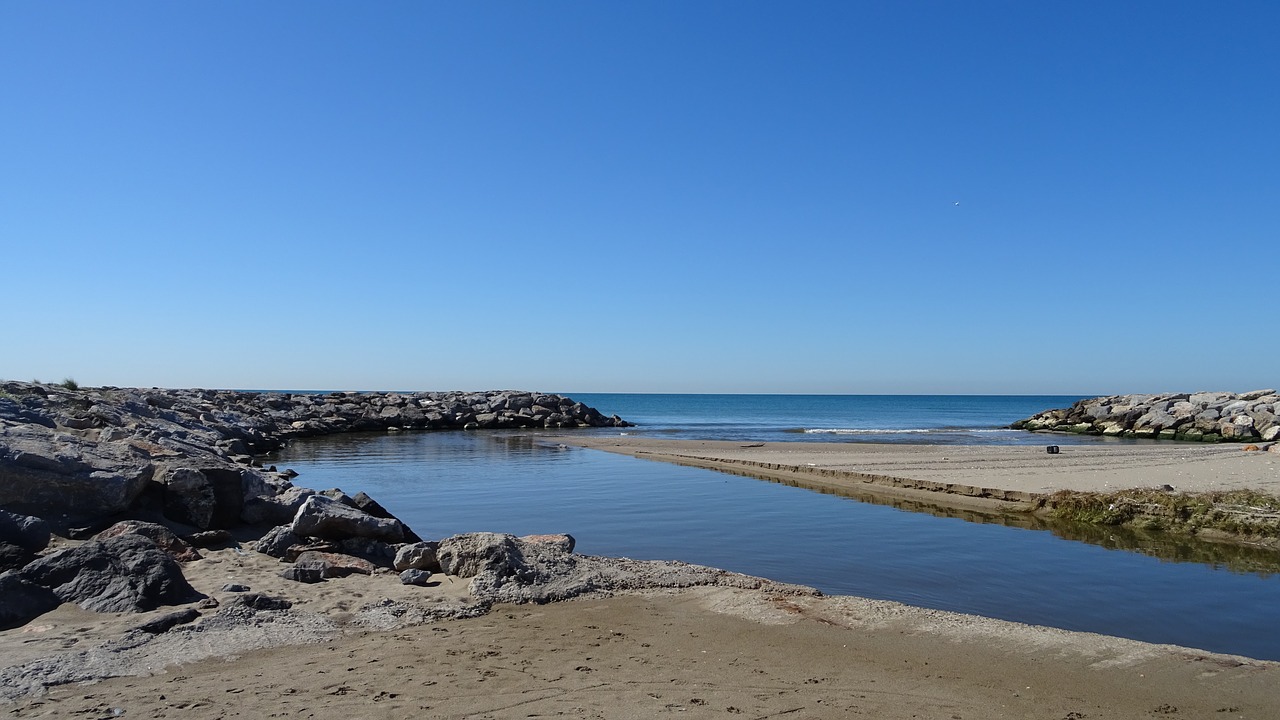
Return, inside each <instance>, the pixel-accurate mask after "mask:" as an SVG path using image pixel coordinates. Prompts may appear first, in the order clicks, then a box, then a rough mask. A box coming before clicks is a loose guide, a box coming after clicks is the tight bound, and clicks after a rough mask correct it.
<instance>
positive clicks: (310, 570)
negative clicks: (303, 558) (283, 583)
mask: <svg viewBox="0 0 1280 720" xmlns="http://www.w3.org/2000/svg"><path fill="white" fill-rule="evenodd" d="M325 569H326V568H325V564H324V563H323V562H319V561H314V560H313V561H311V562H307V563H295V564H293V565H291V566H289V567H287V568H285V569H284V570H282V571H280V577H282V578H284V579H285V580H293V581H294V582H300V583H318V582H324V572H325Z"/></svg>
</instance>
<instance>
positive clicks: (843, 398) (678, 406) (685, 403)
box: [573, 393, 1111, 445]
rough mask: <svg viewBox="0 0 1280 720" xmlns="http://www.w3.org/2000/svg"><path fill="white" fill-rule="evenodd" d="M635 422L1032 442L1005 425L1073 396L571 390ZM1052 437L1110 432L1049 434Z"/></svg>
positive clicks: (781, 437)
mask: <svg viewBox="0 0 1280 720" xmlns="http://www.w3.org/2000/svg"><path fill="white" fill-rule="evenodd" d="M573 398H574V399H575V400H579V401H581V402H584V403H586V404H588V405H590V406H592V407H594V408H596V409H598V410H600V411H601V412H603V413H605V414H606V415H612V414H616V415H619V416H621V417H622V418H623V419H624V420H627V421H629V422H633V423H635V424H636V426H637V427H635V428H634V429H632V430H631V431H629V432H630V433H631V434H634V435H661V436H663V437H669V438H688V439H698V440H761V441H786V440H803V441H806V442H820V441H830V442H893V443H901V442H907V443H913V442H914V443H931V444H1034V443H1043V442H1045V441H1044V436H1043V435H1039V434H1035V433H1028V432H1024V431H1021V430H1009V429H1007V426H1008V425H1009V424H1010V423H1012V422H1014V421H1015V420H1022V419H1024V418H1028V417H1031V416H1032V415H1034V414H1036V413H1038V412H1041V411H1043V410H1048V409H1050V408H1060V407H1067V406H1069V405H1071V404H1072V403H1074V402H1075V401H1076V400H1079V399H1080V397H1078V396H1062V395H640V394H621V393H618V394H593V393H579V394H575V395H573ZM1054 437H1055V438H1056V439H1055V440H1054V442H1055V443H1057V444H1059V445H1062V444H1070V443H1082V442H1084V443H1089V442H1109V441H1111V439H1110V438H1106V439H1104V438H1099V437H1088V436H1076V435H1070V436H1054Z"/></svg>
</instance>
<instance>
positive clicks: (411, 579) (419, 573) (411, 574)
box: [400, 568, 431, 585]
mask: <svg viewBox="0 0 1280 720" xmlns="http://www.w3.org/2000/svg"><path fill="white" fill-rule="evenodd" d="M430 580H431V571H430V570H418V569H412V568H411V569H409V570H405V571H404V572H402V573H400V582H401V583H402V584H404V585H426V584H427V582H429V581H430Z"/></svg>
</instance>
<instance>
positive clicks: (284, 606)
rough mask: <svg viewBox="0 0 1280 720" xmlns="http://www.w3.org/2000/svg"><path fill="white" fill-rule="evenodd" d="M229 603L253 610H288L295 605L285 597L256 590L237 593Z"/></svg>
mask: <svg viewBox="0 0 1280 720" xmlns="http://www.w3.org/2000/svg"><path fill="white" fill-rule="evenodd" d="M228 605H229V606H230V605H242V606H244V607H247V608H250V609H253V610H288V609H289V608H291V607H293V603H291V602H289V601H288V600H285V599H284V598H278V597H272V596H271V595H265V594H263V593H256V592H251V593H245V594H243V595H237V596H235V598H234V599H233V600H232V601H231V602H230V603H228Z"/></svg>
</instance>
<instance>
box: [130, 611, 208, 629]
mask: <svg viewBox="0 0 1280 720" xmlns="http://www.w3.org/2000/svg"><path fill="white" fill-rule="evenodd" d="M199 617H200V611H199V610H196V609H195V608H183V609H182V610H175V611H173V612H171V613H165V614H164V615H161V616H160V617H158V618H156V619H154V620H148V621H147V622H144V623H142V624H141V625H139V626H137V627H135V628H134V630H137V631H139V632H144V633H151V634H152V635H159V634H160V633H163V632H169V631H170V630H172V629H173V628H175V627H177V626H178V625H186V624H187V623H189V622H193V621H194V620H196V619H197V618H199Z"/></svg>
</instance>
